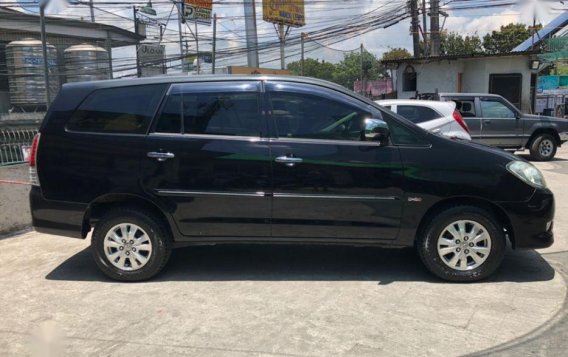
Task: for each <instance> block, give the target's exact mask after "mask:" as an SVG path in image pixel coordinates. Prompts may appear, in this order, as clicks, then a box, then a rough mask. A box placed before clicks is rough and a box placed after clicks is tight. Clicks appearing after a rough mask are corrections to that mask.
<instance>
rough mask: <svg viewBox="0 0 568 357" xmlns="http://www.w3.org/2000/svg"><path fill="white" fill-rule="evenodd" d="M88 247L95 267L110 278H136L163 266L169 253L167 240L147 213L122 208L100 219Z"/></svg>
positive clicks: (167, 236)
mask: <svg viewBox="0 0 568 357" xmlns="http://www.w3.org/2000/svg"><path fill="white" fill-rule="evenodd" d="M91 250H92V253H93V257H94V259H95V262H96V263H97V266H98V267H99V268H100V269H101V271H102V272H103V273H105V274H106V275H107V276H109V277H110V278H112V279H115V280H120V281H140V280H146V279H149V278H151V277H153V276H154V275H156V274H158V273H159V272H160V271H161V270H162V269H163V267H164V266H165V264H166V263H167V261H168V259H169V256H170V253H171V239H170V237H169V235H168V233H167V231H166V230H165V229H164V227H163V225H162V224H161V222H160V220H159V219H158V218H157V217H155V216H154V215H152V214H151V213H150V212H145V211H142V210H136V209H133V208H126V207H125V208H118V209H114V210H112V211H110V212H108V213H107V214H106V215H105V216H104V217H102V218H101V220H100V221H99V223H98V224H97V226H96V227H95V231H94V232H93V237H92V240H91Z"/></svg>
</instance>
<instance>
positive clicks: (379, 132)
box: [365, 119, 390, 146]
mask: <svg viewBox="0 0 568 357" xmlns="http://www.w3.org/2000/svg"><path fill="white" fill-rule="evenodd" d="M389 137H390V130H389V126H388V125H387V123H385V122H384V121H383V120H381V119H365V140H367V141H377V142H379V144H380V145H381V146H384V145H386V144H387V143H388V141H389Z"/></svg>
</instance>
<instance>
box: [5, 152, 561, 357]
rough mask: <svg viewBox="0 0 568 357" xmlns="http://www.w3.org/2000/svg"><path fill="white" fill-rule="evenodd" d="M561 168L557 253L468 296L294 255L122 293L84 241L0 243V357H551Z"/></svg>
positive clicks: (211, 259) (314, 254) (174, 276)
mask: <svg viewBox="0 0 568 357" xmlns="http://www.w3.org/2000/svg"><path fill="white" fill-rule="evenodd" d="M566 159H568V148H565V149H562V151H561V153H560V155H559V159H558V160H557V161H554V162H551V163H542V164H538V165H539V167H541V168H542V169H543V171H544V172H545V175H546V178H547V181H548V184H549V186H550V187H551V188H552V190H553V191H554V192H555V193H556V195H557V219H556V223H555V232H556V237H557V242H556V244H555V246H553V247H552V248H549V249H546V250H543V251H541V252H534V251H517V252H513V251H509V252H508V253H507V255H506V259H505V262H504V264H503V268H502V269H501V270H500V271H499V273H498V274H497V275H496V276H495V277H493V278H492V279H491V280H489V281H486V282H483V283H476V284H447V283H443V282H441V281H439V280H437V279H435V278H434V277H432V276H431V275H430V274H429V273H428V272H426V270H425V268H424V267H423V266H422V265H421V263H420V261H419V259H418V258H417V257H416V255H415V254H414V252H413V251H412V250H410V249H403V250H386V249H376V248H350V247H302V246H217V247H214V246H213V247H193V248H187V249H180V250H177V251H175V252H174V254H173V256H172V260H171V263H170V265H169V267H168V269H167V271H166V272H164V273H163V274H161V275H160V276H159V277H158V279H156V280H153V281H150V282H146V283H136V284H123V283H116V282H111V281H109V280H107V279H106V278H105V277H104V276H103V275H102V274H101V273H99V272H98V270H97V269H96V267H95V264H94V262H93V261H92V259H91V257H90V252H89V251H88V245H89V242H88V241H82V240H74V239H71V238H62V237H55V236H48V235H41V234H37V233H34V232H31V233H27V234H23V235H19V236H16V237H12V238H6V239H2V240H0V267H1V269H0V302H1V304H0V355H21V354H33V353H35V352H37V351H41V352H42V353H46V352H54V353H55V354H58V353H60V352H63V353H64V354H67V355H76V354H79V353H81V354H93V355H133V354H135V355H195V356H251V355H254V356H261V355H266V356H271V355H274V356H331V355H345V356H411V355H412V356H442V355H443V356H458V355H465V354H469V353H481V354H488V353H489V354H491V353H495V352H503V351H505V352H512V351H517V353H519V354H521V355H522V354H524V353H525V352H527V351H528V350H532V349H535V348H536V349H538V350H537V352H539V351H544V355H550V356H555V355H557V353H558V352H562V351H564V349H562V348H563V347H568V346H567V345H568V342H566V341H567V340H566V338H564V339H561V338H559V337H556V339H554V340H553V341H554V343H555V344H556V345H557V346H559V347H558V348H556V347H555V348H556V349H554V348H552V349H546V350H545V349H543V347H538V345H534V344H533V345H530V343H531V341H532V342H534V341H540V340H539V339H540V338H542V336H543V333H547V332H549V331H551V329H557V330H558V331H560V335H559V336H562V331H563V330H562V328H561V327H562V325H561V324H562V321H564V316H565V313H566V307H565V297H566V282H565V279H564V277H563V269H565V267H566V265H565V263H566V262H565V261H563V260H562V259H561V258H558V257H562V256H563V255H562V254H563V253H559V252H561V251H563V250H567V249H566V248H567V246H568V244H567V242H566V238H567V237H566V233H565V232H566V230H567V228H568V215H567V214H566V213H565V212H566V210H565V208H566V205H567V204H568V190H566V188H567V187H566V182H568V181H567V178H568V177H567V175H568V161H565V160H566ZM541 254H544V255H541ZM543 256H544V257H545V258H546V259H545V258H543ZM555 257H556V258H555ZM559 326H560V327H559ZM527 343H528V344H527ZM523 346H524V347H523ZM535 346H536V347H535ZM547 346H548V345H547ZM503 348H504V350H502V349H503ZM527 354H528V353H527ZM511 355H512V354H511ZM558 355H560V354H558Z"/></svg>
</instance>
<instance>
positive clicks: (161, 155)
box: [147, 151, 176, 161]
mask: <svg viewBox="0 0 568 357" xmlns="http://www.w3.org/2000/svg"><path fill="white" fill-rule="evenodd" d="M147 156H148V157H149V158H152V159H156V160H158V161H166V160H167V159H173V158H174V157H176V155H175V154H174V153H173V152H157V151H150V152H149V153H148V154H147Z"/></svg>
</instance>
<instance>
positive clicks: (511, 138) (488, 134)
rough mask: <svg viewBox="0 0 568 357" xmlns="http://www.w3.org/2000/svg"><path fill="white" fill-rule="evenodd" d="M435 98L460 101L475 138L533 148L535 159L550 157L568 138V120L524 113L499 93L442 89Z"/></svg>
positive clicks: (510, 146)
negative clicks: (445, 91) (443, 90)
mask: <svg viewBox="0 0 568 357" xmlns="http://www.w3.org/2000/svg"><path fill="white" fill-rule="evenodd" d="M435 99H439V100H443V101H451V102H454V103H456V108H457V110H458V111H459V112H460V113H461V115H462V116H463V118H464V120H465V122H466V123H467V126H468V127H469V130H470V134H471V137H472V139H473V140H474V141H477V142H480V143H483V144H487V145H492V146H496V147H500V148H503V149H508V150H524V149H529V150H530V155H531V159H532V160H535V161H549V160H552V159H553V158H554V156H555V155H556V150H557V148H558V147H560V146H561V145H562V144H563V143H565V142H566V141H568V120H566V119H563V118H553V117H546V116H540V115H529V114H523V113H521V111H519V110H518V109H517V108H516V107H515V106H514V105H513V104H511V103H510V102H509V101H507V99H505V98H503V97H502V96H500V95H495V94H475V93H439V94H438V95H437V97H435Z"/></svg>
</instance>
